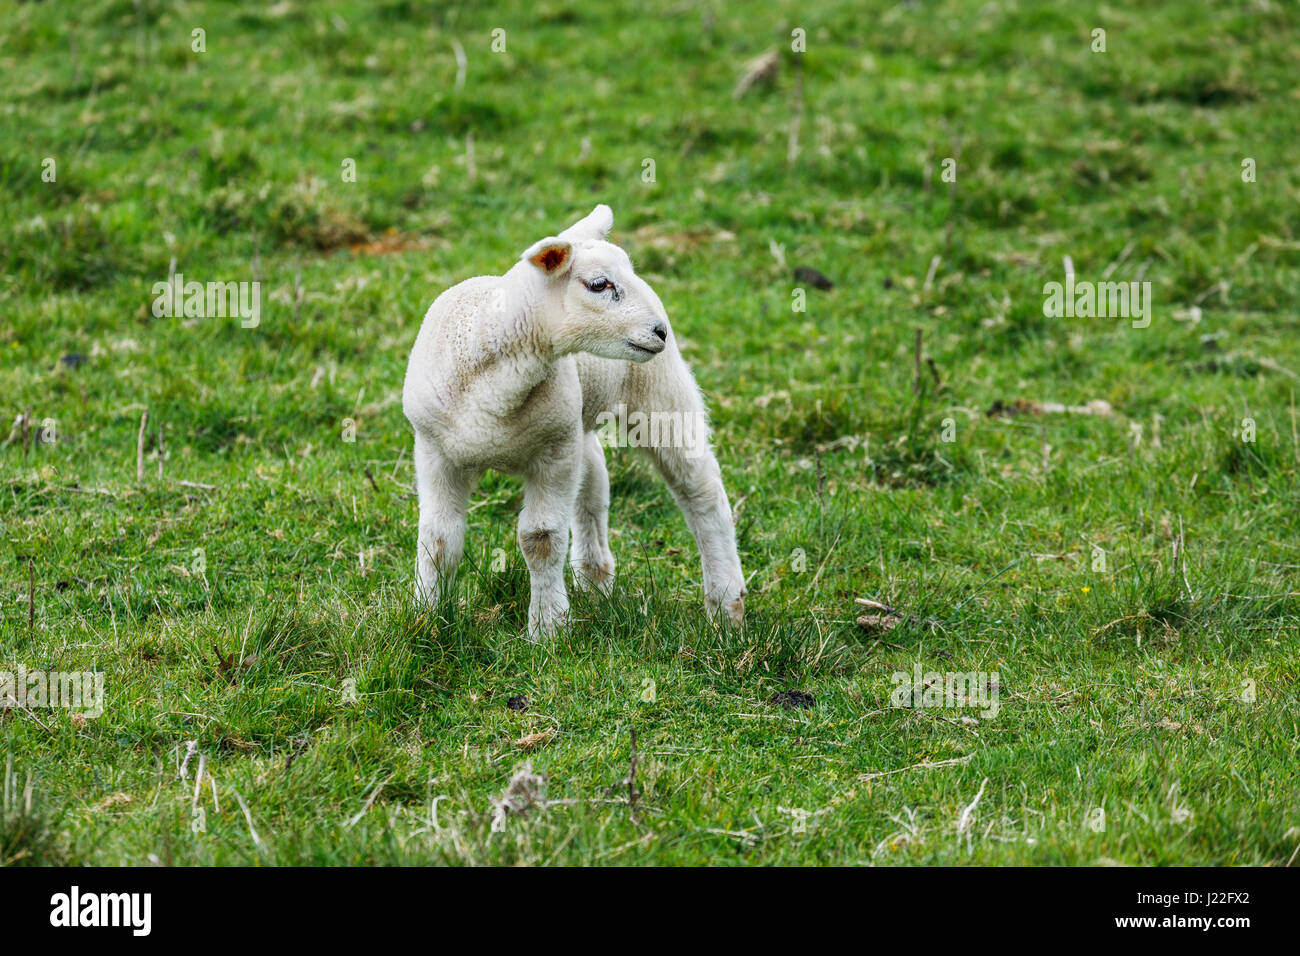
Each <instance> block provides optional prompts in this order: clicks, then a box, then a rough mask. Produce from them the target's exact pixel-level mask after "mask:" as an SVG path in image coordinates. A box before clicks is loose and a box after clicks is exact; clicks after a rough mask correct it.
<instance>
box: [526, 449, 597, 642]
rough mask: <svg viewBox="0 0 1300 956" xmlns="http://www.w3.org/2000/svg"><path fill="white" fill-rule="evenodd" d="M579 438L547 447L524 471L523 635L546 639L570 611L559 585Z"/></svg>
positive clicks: (575, 483)
mask: <svg viewBox="0 0 1300 956" xmlns="http://www.w3.org/2000/svg"><path fill="white" fill-rule="evenodd" d="M581 441H582V439H581V436H580V435H575V436H574V438H573V440H572V442H569V443H566V444H565V445H564V446H563V447H560V448H555V449H552V450H551V451H550V453H549V455H548V457H546V458H544V459H539V460H538V461H536V462H534V463H533V465H532V466H531V467H530V469H529V471H528V473H527V474H526V475H525V479H526V485H525V488H524V507H523V510H522V511H520V512H519V548H520V550H522V551H523V552H524V561H525V563H527V565H528V577H529V586H530V588H531V591H532V593H531V596H530V597H529V601H528V636H529V638H531V639H532V640H540V639H541V638H543V637H549V636H550V635H551V634H553V633H554V632H555V629H556V628H557V627H559V626H560V625H561V624H563V623H564V620H565V618H566V617H567V616H568V613H569V595H568V592H567V591H566V590H565V587H564V559H565V554H566V553H567V552H568V550H569V525H570V523H571V522H572V520H573V508H574V499H575V498H576V497H577V493H578V481H579V475H580V469H581V467H582V457H581Z"/></svg>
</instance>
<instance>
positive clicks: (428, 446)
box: [413, 432, 473, 607]
mask: <svg viewBox="0 0 1300 956" xmlns="http://www.w3.org/2000/svg"><path fill="white" fill-rule="evenodd" d="M413 457H414V460H415V490H416V494H417V496H418V498H419V501H420V526H419V532H418V535H417V538H416V556H415V600H416V603H417V604H418V605H420V606H421V607H433V606H434V605H436V604H437V603H438V598H439V596H440V594H441V592H442V586H443V585H444V584H445V583H447V582H449V581H450V580H451V578H452V576H453V575H454V574H455V573H456V566H457V565H458V564H460V559H461V556H462V555H463V554H464V553H465V510H466V508H467V507H468V505H469V495H470V490H471V487H472V485H473V481H472V480H471V478H470V476H468V475H464V474H461V473H459V472H458V471H457V470H456V469H454V468H452V467H450V466H449V465H448V464H447V463H446V462H445V461H443V460H442V457H441V456H440V455H439V454H438V452H437V449H436V448H435V447H434V446H433V444H432V443H431V442H429V441H428V440H427V439H425V438H422V437H421V436H420V434H419V433H418V432H417V433H416V435H415V453H414V456H413Z"/></svg>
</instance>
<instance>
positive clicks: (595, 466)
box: [569, 432, 614, 594]
mask: <svg viewBox="0 0 1300 956" xmlns="http://www.w3.org/2000/svg"><path fill="white" fill-rule="evenodd" d="M569 560H570V561H571V563H572V564H573V572H574V580H575V581H576V582H577V583H578V584H579V585H580V586H582V587H585V588H596V589H597V590H599V591H600V592H601V593H602V594H609V593H610V591H612V590H613V588H614V553H613V552H612V551H610V549H609V472H608V471H607V470H606V469H605V449H604V448H602V447H601V445H600V438H599V436H597V434H596V433H595V432H588V433H587V434H586V436H585V437H584V439H583V444H582V483H581V484H580V485H579V487H578V500H577V504H576V505H575V507H574V509H573V550H572V553H571V554H570V557H569Z"/></svg>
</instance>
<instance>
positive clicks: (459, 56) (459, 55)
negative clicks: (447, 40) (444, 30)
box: [451, 39, 469, 90]
mask: <svg viewBox="0 0 1300 956" xmlns="http://www.w3.org/2000/svg"><path fill="white" fill-rule="evenodd" d="M451 52H452V53H453V54H454V55H455V57H456V89H458V90H463V89H464V88H465V73H466V72H467V71H468V69H469V60H468V58H466V56H465V48H464V47H463V46H461V44H460V41H459V40H456V39H453V40H452V41H451Z"/></svg>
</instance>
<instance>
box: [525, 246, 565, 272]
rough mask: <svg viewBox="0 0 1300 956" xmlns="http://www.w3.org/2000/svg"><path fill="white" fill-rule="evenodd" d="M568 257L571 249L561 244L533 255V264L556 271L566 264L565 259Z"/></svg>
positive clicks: (548, 270) (545, 269) (549, 270)
mask: <svg viewBox="0 0 1300 956" xmlns="http://www.w3.org/2000/svg"><path fill="white" fill-rule="evenodd" d="M568 257H569V251H568V250H567V249H565V248H563V247H561V246H551V247H550V248H549V249H543V250H542V251H541V252H539V253H537V255H535V256H533V265H535V266H537V267H538V268H540V269H542V270H544V271H546V272H554V271H555V270H556V269H558V268H560V266H562V265H564V260H565V259H567V258H568Z"/></svg>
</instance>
